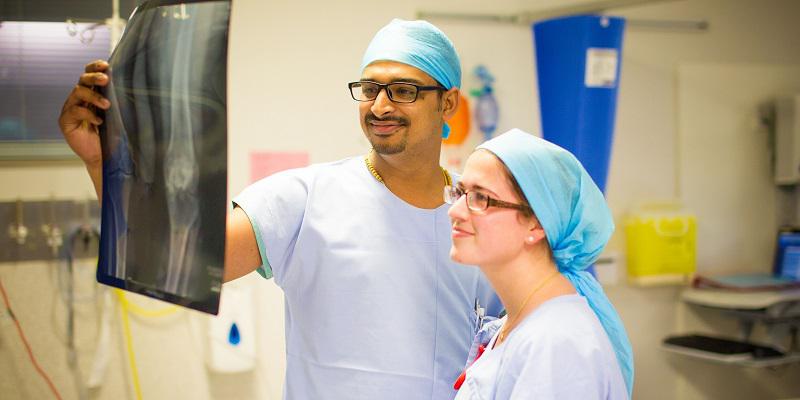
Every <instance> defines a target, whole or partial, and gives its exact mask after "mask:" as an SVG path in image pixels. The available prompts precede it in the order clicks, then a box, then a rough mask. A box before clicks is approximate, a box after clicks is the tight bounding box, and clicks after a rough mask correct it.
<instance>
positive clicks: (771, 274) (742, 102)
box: [0, 0, 800, 400]
mask: <svg viewBox="0 0 800 400" xmlns="http://www.w3.org/2000/svg"><path fill="white" fill-rule="evenodd" d="M209 2H211V3H223V4H224V5H225V7H224V8H225V9H226V10H227V9H228V4H229V5H230V7H229V10H230V11H229V12H230V14H229V25H228V30H227V56H226V60H227V73H226V75H225V77H226V82H222V84H223V87H225V86H224V85H225V84H227V102H224V101H223V103H224V104H226V107H227V110H226V112H227V114H226V115H227V127H226V128H225V129H222V130H221V131H222V132H223V134H224V135H226V137H225V136H223V139H222V142H221V143H222V145H220V146H219V147H217V148H216V149H222V150H223V151H222V152H219V151H218V152H217V153H219V154H217V155H220V154H221V155H223V156H225V155H226V156H227V158H226V159H225V157H222V158H213V160H214V161H213V162H215V163H216V162H218V161H219V160H220V159H222V160H223V161H224V163H223V165H221V166H219V168H217V166H212V167H208V168H204V169H203V171H206V172H207V171H208V170H213V171H216V172H219V171H218V170H223V171H224V169H225V168H226V169H227V171H226V172H225V173H224V174H223V175H222V177H223V178H225V177H227V179H226V182H227V183H226V184H227V192H225V191H224V190H223V187H219V186H224V184H220V185H218V187H219V190H218V191H210V192H209V193H211V192H215V193H213V194H215V195H217V196H219V198H220V199H221V201H220V202H219V203H218V205H216V206H215V207H216V208H215V210H216V211H218V212H219V213H217V214H215V215H224V213H227V212H228V211H229V210H230V208H231V200H232V199H233V198H234V197H236V196H237V195H238V194H239V193H240V192H242V190H244V189H245V188H246V187H247V186H248V185H250V184H251V183H253V182H256V181H258V180H260V179H262V178H264V177H266V176H268V175H271V174H273V173H276V172H278V171H281V170H285V169H289V168H298V167H305V166H308V165H311V164H316V163H326V162H331V161H336V160H340V159H343V158H346V157H351V156H361V157H363V156H364V155H366V154H367V153H368V152H369V150H370V142H369V141H368V140H367V139H366V138H365V136H364V134H363V133H362V127H361V125H360V121H359V118H358V115H359V114H358V105H357V103H356V102H355V101H353V98H351V95H350V93H349V92H348V89H347V83H348V82H351V81H357V80H359V78H360V73H361V69H360V68H361V64H360V63H361V59H362V55H363V54H364V51H365V49H366V48H367V45H368V44H369V42H370V39H371V38H372V37H373V35H374V34H375V32H376V31H378V30H379V29H380V28H381V27H383V26H384V25H386V24H387V23H389V22H390V21H391V20H392V19H394V18H401V19H406V20H415V19H424V20H427V21H429V22H431V23H433V24H434V25H435V26H437V27H438V28H439V29H441V30H442V31H443V32H445V33H446V35H447V36H448V37H449V38H450V39H451V40H452V42H453V44H454V46H455V48H456V50H457V52H458V55H459V57H460V64H461V69H462V83H461V91H460V95H461V100H460V105H459V109H458V111H457V112H456V113H455V115H454V116H453V117H452V119H451V120H450V122H449V125H450V127H451V132H450V136H449V137H448V138H447V139H444V142H443V144H442V150H441V157H440V164H441V165H442V166H443V167H445V168H447V169H448V170H450V171H451V172H452V173H455V174H458V173H460V172H461V171H462V170H463V168H464V165H465V162H466V160H467V158H468V157H469V155H470V153H472V151H473V150H474V149H475V147H476V146H477V145H479V144H480V143H482V142H483V141H485V140H487V139H489V138H491V137H493V136H494V135H497V134H499V133H501V132H506V131H508V130H510V129H513V128H519V129H521V130H523V131H525V132H530V133H532V134H534V135H536V136H540V137H544V138H545V139H548V140H550V141H554V142H556V143H559V141H560V142H561V143H563V144H562V146H564V147H565V148H567V149H568V150H570V151H572V152H573V153H575V155H576V157H577V158H578V159H579V160H580V161H582V162H584V164H585V165H587V169H589V172H590V174H591V175H592V178H593V179H595V180H597V182H595V183H597V184H598V186H599V187H600V188H601V189H602V191H603V193H604V195H605V198H606V200H607V203H608V205H609V207H610V210H611V212H612V215H613V221H614V225H615V231H614V233H613V235H612V236H611V239H610V241H609V242H608V244H607V245H606V247H605V249H604V250H603V252H602V253H601V254H600V256H599V258H598V259H597V260H596V261H595V263H594V265H593V266H592V267H591V270H592V273H593V275H594V276H595V277H596V279H597V280H598V281H599V282H600V284H601V285H602V287H603V290H604V291H605V293H606V294H607V296H608V298H609V299H610V301H611V303H612V304H613V305H614V307H615V308H616V310H617V312H618V313H619V316H620V317H621V319H622V322H623V324H624V326H625V329H626V330H627V334H628V337H629V339H630V343H631V346H632V349H633V360H634V367H635V378H634V384H633V395H632V397H633V398H635V399H676V400H677V399H681V400H683V399H686V400H694V399H753V400H761V399H800V334H799V333H798V331H799V330H800V256H798V254H800V190H798V184H799V183H800V24H798V23H797V20H798V18H800V2H799V1H796V0H495V1H490V2H486V1H479V0H440V1H436V2H430V1H422V0H409V1H396V2H387V1H369V2H368V1H364V0H341V1H322V0H310V1H289V0H270V1H259V0H234V1H232V2H227V1H224V0H216V1H214V0H210V1H209ZM142 3H145V1H144V0H79V1H69V2H59V1H53V0H38V1H25V0H3V1H2V3H0V13H2V14H0V87H1V88H2V96H0V97H2V98H3V99H2V100H0V107H2V108H0V188H2V189H0V243H1V244H0V288H2V297H3V304H2V305H0V398H2V399H4V400H16V399H20V400H22V399H50V398H59V399H201V400H202V399H280V398H283V397H282V396H283V393H284V379H285V373H286V369H287V367H286V363H287V361H286V341H285V323H286V320H285V317H286V314H285V313H286V311H285V304H284V293H283V291H282V290H281V289H280V288H279V287H278V286H277V285H276V282H275V280H274V279H264V277H263V276H262V275H260V274H259V273H256V272H252V273H249V274H248V275H245V276H244V277H241V278H239V279H235V280H233V281H230V282H227V283H224V284H220V283H219V281H220V278H221V271H220V273H218V274H217V275H214V274H213V273H210V276H211V277H212V278H211V281H212V284H211V288H210V292H209V293H210V294H209V296H211V298H213V299H214V301H213V302H212V304H211V305H207V304H204V305H198V304H196V303H190V302H187V301H183V300H182V299H184V297H181V296H179V295H175V296H167V297H165V298H162V299H161V300H159V299H158V298H159V297H158V296H156V295H153V292H152V291H148V290H147V289H146V288H144V289H143V288H142V287H140V286H137V285H135V284H131V286H125V285H126V281H125V279H122V280H119V279H117V280H115V279H113V276H112V277H111V278H109V280H107V281H103V282H99V281H98V279H99V277H100V275H101V274H100V272H99V269H100V268H101V267H100V266H99V264H98V256H99V255H100V256H99V259H100V263H101V264H102V262H104V261H103V255H102V251H101V248H102V246H104V245H108V243H107V241H106V242H104V241H101V236H102V237H103V240H107V239H106V235H108V234H109V233H108V232H103V230H104V229H108V228H106V227H107V226H110V225H108V221H106V220H104V219H107V218H110V217H109V216H108V214H105V213H102V214H101V209H103V210H105V208H104V207H101V204H100V202H98V197H97V193H96V191H95V188H94V187H93V184H92V181H91V179H90V178H89V175H88V174H87V169H86V167H85V166H84V164H83V163H82V162H81V160H80V159H79V158H78V157H76V156H75V155H74V154H73V152H72V151H71V150H70V149H69V147H68V146H67V144H66V143H65V141H64V139H63V137H62V134H61V132H60V131H59V126H58V123H57V120H58V116H59V113H60V112H61V107H62V104H63V103H64V100H65V99H66V98H67V95H68V94H69V92H70V90H72V88H73V87H74V86H75V84H76V82H77V80H78V77H79V76H80V74H81V73H83V72H84V66H85V64H87V63H88V62H90V61H93V60H95V59H104V60H107V59H109V56H110V55H111V51H112V50H113V49H114V46H115V44H116V43H117V41H118V40H119V39H120V37H121V36H122V35H123V32H125V29H126V26H125V24H126V21H128V18H129V16H130V15H131V13H132V12H133V11H134V9H135V8H136V7H137V5H140V4H142ZM148 3H153V1H149V2H148ZM172 3H178V2H172ZM187 4H189V5H187V6H186V7H189V6H191V4H192V3H191V2H188V3H187ZM186 7H184V5H181V4H177V5H170V6H164V7H163V13H164V14H163V15H166V17H164V18H173V19H178V20H180V19H183V20H190V19H191V18H192V15H191V14H192V13H191V12H187V11H186V10H187V8H186ZM137 12H138V13H140V12H142V10H139V11H137ZM159 12H161V11H159ZM167 13H169V14H170V15H167ZM554 21H555V22H558V23H565V24H569V23H574V24H575V25H572V28H570V27H569V25H567V26H568V27H567V28H563V29H567V30H569V29H574V30H573V31H572V32H573V33H574V32H579V33H574V34H573V35H571V37H567V36H570V35H562V34H559V33H558V32H556V33H555V34H554V33H552V31H548V28H551V27H552V25H548V24H549V23H552V22H554ZM587 21H589V22H587ZM584 23H592V24H594V25H592V26H594V27H595V28H593V29H589V28H586V25H585V24H584ZM611 28H615V29H614V32H613V34H614V35H616V36H615V37H614V38H608V37H603V36H604V35H606V34H607V33H608V32H606V31H609V30H611ZM127 29H131V28H130V27H127ZM580 29H586V30H585V31H580ZM580 32H583V33H580ZM584 33H585V35H584ZM592 35H596V37H593V36H592ZM573 39H574V40H573ZM609 43H613V44H609ZM224 50H225V48H224V46H223V47H222V51H224ZM566 53H570V54H572V55H571V56H569V57H561V55H563V54H566ZM223 54H224V53H223ZM215 62H217V63H219V65H222V66H224V65H225V60H223V59H219V60H216V61H215ZM570 67H575V68H570ZM173 70H176V71H177V69H173ZM223 71H224V68H223ZM545 88H547V90H545ZM387 93H388V89H387ZM598 93H600V94H599V95H598ZM559 101H563V102H564V103H558V104H566V106H563V107H560V106H552V105H555V104H557V102H559ZM548 103H549V104H550V105H551V106H548ZM224 111H225V110H223V112H224ZM581 121H590V122H588V125H587V124H582V123H580V122H581ZM592 121H594V122H592ZM109 123H111V121H110V118H109ZM548 126H549V127H550V130H552V131H554V132H545V130H547V127H548ZM572 128H575V132H574V133H573V131H572ZM206 144H207V145H208V146H206V147H207V149H206V150H204V151H209V150H215V148H214V147H211V145H213V143H211V144H209V143H206ZM598 158H599V159H600V161H598ZM210 160H211V159H210V158H207V157H205V156H203V157H195V158H193V159H192V160H191V162H193V163H195V165H197V166H202V165H203V163H211V162H212V161H210ZM225 160H226V161H225ZM589 163H591V164H592V167H591V168H589V167H588V164H589ZM198 169H199V167H198ZM203 173H205V172H203ZM202 193H206V192H202ZM105 200H106V199H104V202H103V204H106V203H105ZM223 201H224V203H225V204H224V205H223V203H222V202H223ZM215 204H216V203H215ZM164 207H167V206H166V205H164ZM169 207H170V208H169V209H168V210H167V211H169V212H173V211H172V209H173V208H175V207H177V208H176V209H183V208H185V207H187V206H186V204H178V205H177V206H175V207H173V205H172V204H170V205H169ZM226 207H228V208H227V209H226ZM201 210H205V211H207V210H208V209H202V208H201ZM167 211H164V212H165V213H167ZM184 211H185V210H184ZM205 211H203V212H205ZM220 213H222V214H220ZM159 215H160V214H159ZM218 222H219V223H220V225H219V227H217V228H219V229H223V228H221V227H223V226H224V224H225V221H224V217H220V218H218ZM131 223H132V222H131ZM147 223H149V224H156V225H157V224H160V222H159V220H158V219H157V218H153V219H151V220H148V222H147ZM101 226H102V227H103V229H101ZM208 230H211V229H210V228H209V229H208ZM205 231H206V229H201V230H200V233H199V234H198V235H199V236H198V237H200V238H202V237H203V235H204V232H205ZM140 239H141V237H140ZM212 239H213V238H212ZM216 239H219V238H216ZM159 240H161V239H159ZM166 240H169V242H164V243H161V242H157V241H155V240H151V241H150V242H149V245H148V246H150V247H149V248H148V247H147V246H144V247H140V248H139V249H142V248H144V249H145V250H143V252H144V253H149V252H150V249H151V248H152V250H153V251H155V249H156V248H159V247H163V246H168V245H169V246H174V245H175V243H189V244H186V246H190V245H191V243H193V242H192V240H193V239H192V238H191V237H190V238H189V239H186V238H185V237H181V238H178V239H175V238H174V237H171V238H169V239H166ZM181 240H183V242H181ZM197 240H201V239H197ZM204 243H205V242H204ZM218 243H223V242H221V241H219V242H218ZM129 249H130V248H129ZM130 256H133V257H136V256H139V254H133V255H130V254H129V257H130ZM142 257H143V258H144V255H142ZM148 260H150V259H148ZM106 261H107V260H106ZM159 261H161V262H164V263H166V262H168V261H167V260H159V259H158V257H155V256H154V257H153V258H152V262H153V263H154V265H155V266H154V267H153V268H159V267H158V263H159ZM197 262H199V261H197ZM104 276H105V277H108V275H104ZM169 279H170V278H169V277H168V278H167V281H169ZM100 280H101V281H102V280H103V279H100ZM196 282H197V281H191V283H190V284H194V283H196ZM203 282H205V281H203ZM213 282H216V285H214V284H213ZM176 285H179V284H176ZM215 296H216V297H215ZM338 311H339V312H341V310H338ZM331 312H334V313H335V312H337V310H332V311H331ZM406 329H408V330H415V329H419V327H414V326H408V327H406ZM421 357H424V355H421ZM465 361H466V360H465Z"/></svg>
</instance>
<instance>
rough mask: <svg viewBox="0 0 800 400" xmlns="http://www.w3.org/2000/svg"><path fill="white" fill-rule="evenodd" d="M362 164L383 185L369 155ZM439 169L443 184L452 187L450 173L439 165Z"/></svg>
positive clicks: (381, 178)
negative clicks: (442, 176)
mask: <svg viewBox="0 0 800 400" xmlns="http://www.w3.org/2000/svg"><path fill="white" fill-rule="evenodd" d="M369 152H370V153H372V150H370V151H369ZM364 163H366V164H367V169H368V170H369V172H370V173H371V174H372V176H374V177H375V179H377V180H378V182H380V183H383V184H384V185H385V184H386V183H384V182H383V177H382V176H381V174H379V173H378V171H376V170H375V166H373V165H372V162H371V161H370V160H369V154H367V155H366V156H365V157H364ZM439 168H441V169H442V175H444V184H445V185H447V186H449V185H452V184H453V180H452V179H450V173H448V172H447V170H446V169H444V167H442V166H441V165H440V166H439Z"/></svg>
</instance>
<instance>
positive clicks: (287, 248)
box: [233, 168, 308, 286]
mask: <svg viewBox="0 0 800 400" xmlns="http://www.w3.org/2000/svg"><path fill="white" fill-rule="evenodd" d="M305 170H307V168H300V169H292V170H286V171H282V172H278V173H276V174H274V175H270V176H268V177H266V178H264V179H261V180H259V181H257V182H255V183H253V184H252V185H250V186H248V187H247V188H245V189H244V191H242V193H240V194H239V195H238V196H236V198H234V200H233V203H234V206H235V207H240V208H241V209H242V210H243V211H244V212H245V214H247V217H248V218H249V219H250V223H251V224H252V226H253V232H254V233H255V236H256V242H257V243H258V252H259V254H260V255H261V260H262V262H263V265H261V266H260V267H259V268H258V270H257V271H258V273H259V274H261V276H263V277H264V278H267V279H269V278H271V277H273V276H274V277H275V283H277V284H278V285H279V286H280V284H281V282H282V281H283V279H282V278H283V273H284V271H285V266H286V265H287V263H288V260H289V259H290V258H291V257H292V254H293V253H294V245H295V243H296V240H297V235H298V233H299V232H300V226H301V224H302V222H303V217H304V215H305V207H306V204H307V202H308V182H307V180H308V174H305V173H304V172H305Z"/></svg>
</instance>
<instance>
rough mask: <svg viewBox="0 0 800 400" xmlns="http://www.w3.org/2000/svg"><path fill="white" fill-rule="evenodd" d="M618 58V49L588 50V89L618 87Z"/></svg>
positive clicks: (586, 81)
mask: <svg viewBox="0 0 800 400" xmlns="http://www.w3.org/2000/svg"><path fill="white" fill-rule="evenodd" d="M618 57H619V53H618V52H617V49H603V48H591V47H590V48H588V49H587V50H586V78H585V83H586V87H601V88H613V87H616V86H617V64H618V62H619V61H618Z"/></svg>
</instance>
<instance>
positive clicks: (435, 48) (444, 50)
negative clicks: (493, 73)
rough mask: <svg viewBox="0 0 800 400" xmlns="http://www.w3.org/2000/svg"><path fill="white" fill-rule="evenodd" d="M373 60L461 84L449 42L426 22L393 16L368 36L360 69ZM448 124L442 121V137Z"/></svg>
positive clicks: (450, 84)
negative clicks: (410, 67)
mask: <svg viewBox="0 0 800 400" xmlns="http://www.w3.org/2000/svg"><path fill="white" fill-rule="evenodd" d="M375 61H396V62H400V63H403V64H408V65H410V66H412V67H416V68H418V69H420V70H422V72H425V73H426V74H428V75H430V76H431V77H432V78H433V79H435V80H436V81H437V82H439V84H440V85H442V86H444V87H445V88H447V89H451V88H453V87H457V88H460V87H461V61H460V60H459V59H458V54H456V49H455V47H454V46H453V42H451V41H450V39H448V38H447V36H446V35H445V34H444V32H442V31H441V30H439V28H437V27H435V26H433V24H431V23H429V22H427V21H405V20H402V19H393V20H392V22H390V23H389V24H388V25H386V26H384V27H383V28H381V30H379V31H378V33H376V34H375V37H374V38H372V42H370V44H369V47H367V51H366V52H365V53H364V58H363V59H362V61H361V70H362V71H363V70H364V68H366V67H367V66H368V65H370V64H372V63H373V62H375ZM449 134H450V127H449V126H447V124H446V123H445V124H444V128H443V130H442V137H443V138H447V136H448V135H449Z"/></svg>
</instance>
